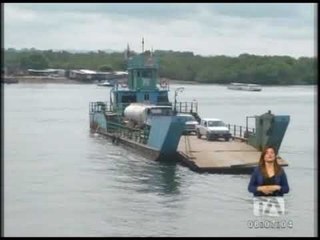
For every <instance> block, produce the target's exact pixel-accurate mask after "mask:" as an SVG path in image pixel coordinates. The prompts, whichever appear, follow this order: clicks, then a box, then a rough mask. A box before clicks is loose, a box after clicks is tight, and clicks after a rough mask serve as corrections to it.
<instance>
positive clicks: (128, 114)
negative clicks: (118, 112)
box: [124, 103, 154, 126]
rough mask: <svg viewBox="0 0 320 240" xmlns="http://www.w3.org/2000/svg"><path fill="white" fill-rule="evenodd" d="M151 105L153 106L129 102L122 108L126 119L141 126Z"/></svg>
mask: <svg viewBox="0 0 320 240" xmlns="http://www.w3.org/2000/svg"><path fill="white" fill-rule="evenodd" d="M152 107H154V105H145V104H137V103H131V104H130V105H129V106H128V107H126V108H125V109H124V116H125V118H126V119H127V120H130V121H133V122H135V123H136V124H138V125H140V126H142V125H143V124H144V123H145V122H146V120H147V117H148V109H150V108H152Z"/></svg>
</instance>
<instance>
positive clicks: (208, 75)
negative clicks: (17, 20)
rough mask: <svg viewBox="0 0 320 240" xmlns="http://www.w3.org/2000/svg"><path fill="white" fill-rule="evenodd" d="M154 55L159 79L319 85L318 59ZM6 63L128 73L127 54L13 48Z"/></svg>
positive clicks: (8, 52) (161, 53) (190, 54)
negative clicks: (158, 65)
mask: <svg viewBox="0 0 320 240" xmlns="http://www.w3.org/2000/svg"><path fill="white" fill-rule="evenodd" d="M2 51H3V50H2ZM134 54H136V53H134V52H131V55H134ZM154 55H155V56H157V57H158V58H159V60H160V69H159V76H160V77H165V78H170V79H176V80H183V81H194V82H199V83H216V84H228V83H231V82H244V83H257V84H263V85H276V84H281V85H291V84H317V72H316V69H317V68H316V67H317V59H316V58H308V57H301V58H299V59H295V58H292V57H289V56H257V55H252V54H247V53H244V54H241V55H239V56H238V57H228V56H210V57H204V56H199V55H194V54H193V53H192V52H175V51H159V50H158V51H155V52H154ZM4 63H5V66H6V67H7V68H8V69H10V68H11V69H19V68H20V69H27V68H34V69H44V68H62V69H66V70H70V69H92V70H99V71H112V70H115V71H124V70H126V60H125V59H124V53H123V52H112V53H106V52H104V51H98V52H87V53H70V52H67V51H58V52H57V51H52V50H46V51H40V50H36V49H23V50H16V49H13V48H10V49H7V50H4Z"/></svg>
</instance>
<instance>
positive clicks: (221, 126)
mask: <svg viewBox="0 0 320 240" xmlns="http://www.w3.org/2000/svg"><path fill="white" fill-rule="evenodd" d="M196 132H197V136H198V138H201V137H202V136H203V135H204V136H206V139H207V140H208V141H210V140H217V139H220V138H223V139H224V140H225V141H229V140H230V139H231V138H232V135H231V133H230V130H229V128H228V127H227V126H226V124H225V123H224V122H223V121H222V120H221V119H218V118H202V119H201V122H200V124H199V125H198V126H197V127H196Z"/></svg>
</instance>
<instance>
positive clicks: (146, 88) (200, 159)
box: [89, 52, 290, 174]
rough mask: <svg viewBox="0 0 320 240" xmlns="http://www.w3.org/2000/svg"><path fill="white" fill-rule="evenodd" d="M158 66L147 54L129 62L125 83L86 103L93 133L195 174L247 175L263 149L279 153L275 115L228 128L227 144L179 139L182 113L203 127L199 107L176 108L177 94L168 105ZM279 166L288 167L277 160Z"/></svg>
mask: <svg viewBox="0 0 320 240" xmlns="http://www.w3.org/2000/svg"><path fill="white" fill-rule="evenodd" d="M158 62H159V61H158V59H157V58H156V57H155V56H153V55H152V53H150V52H149V53H147V52H142V53H141V54H139V55H135V56H132V57H129V58H128V62H127V65H128V66H127V70H128V78H127V80H126V81H117V82H116V83H115V85H114V86H113V87H112V88H111V89H110V93H109V96H108V98H109V101H104V102H100V101H99V102H90V105H89V119H90V129H91V131H92V132H94V133H99V134H102V135H104V136H106V137H109V138H110V139H111V140H112V142H113V143H114V144H119V143H120V144H123V145H125V146H129V147H130V148H131V149H132V150H133V151H137V152H139V153H141V154H142V155H144V156H146V157H147V158H151V159H153V160H169V161H171V160H173V161H178V162H180V163H182V165H185V166H188V167H189V168H190V169H192V170H194V171H197V172H211V173H230V174H236V173H237V174H239V173H249V172H251V171H252V169H253V168H254V167H256V166H257V164H258V161H259V158H260V154H261V151H262V150H263V148H264V147H265V146H268V145H271V146H274V147H275V148H276V150H277V151H279V148H280V145H281V142H282V140H283V138H284V135H285V132H286V129H287V126H288V124H289V121H290V116H288V115H274V114H272V113H271V111H268V112H267V113H265V114H262V115H261V116H259V115H255V116H247V117H246V127H242V126H240V128H239V127H237V126H236V125H234V127H233V128H232V126H231V125H230V124H228V128H229V130H230V133H231V134H232V136H231V139H232V141H231V142H229V141H227V142H211V141H210V139H207V140H206V141H204V140H203V139H200V138H197V136H195V135H183V132H184V130H185V127H186V117H185V116H184V114H183V113H188V114H191V115H193V116H194V118H195V119H196V120H197V121H198V122H203V121H201V118H200V116H199V115H198V103H197V102H195V101H192V102H177V101H176V96H177V94H178V92H181V90H182V88H177V89H176V90H175V95H174V96H175V97H174V102H171V101H169V97H168V92H169V90H170V87H169V84H168V82H167V81H160V79H159V77H158V69H159V63H158ZM249 118H254V119H255V128H253V129H250V128H249V127H248V119H249ZM203 120H205V119H203ZM182 136H183V137H182ZM279 164H280V165H282V166H287V165H288V164H287V162H286V161H285V160H284V159H282V158H279Z"/></svg>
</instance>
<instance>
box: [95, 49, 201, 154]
mask: <svg viewBox="0 0 320 240" xmlns="http://www.w3.org/2000/svg"><path fill="white" fill-rule="evenodd" d="M127 64H128V66H127V70H128V78H127V81H126V82H124V81H121V82H120V81H117V82H115V85H114V86H113V87H112V88H111V89H110V96H109V97H110V100H109V101H108V102H91V103H90V109H89V115H90V129H91V130H92V131H94V132H97V133H100V134H103V135H105V136H108V137H110V138H111V139H112V142H114V143H116V144H117V143H124V144H125V145H128V146H131V147H132V148H133V149H136V150H138V151H139V152H140V153H142V154H143V155H146V156H148V157H150V158H152V159H154V160H161V159H166V160H168V159H171V158H175V157H176V154H177V147H178V144H179V141H180V136H181V135H182V133H183V130H184V127H185V119H184V118H183V117H182V116H179V115H178V114H177V111H176V108H175V107H173V103H172V102H170V101H169V98H168V92H169V84H168V82H167V81H160V80H159V77H158V69H159V63H158V59H157V58H156V57H155V56H153V55H152V53H150V52H143V53H141V54H139V55H136V56H132V57H130V58H128V62H127ZM188 106H189V107H188V108H186V109H185V110H186V111H188V112H193V110H194V109H195V107H196V106H195V104H194V103H193V102H192V103H191V104H189V105H188ZM190 106H191V107H190ZM194 114H196V113H194Z"/></svg>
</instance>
